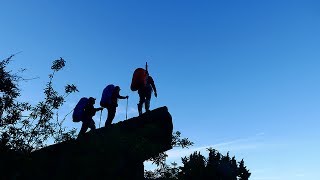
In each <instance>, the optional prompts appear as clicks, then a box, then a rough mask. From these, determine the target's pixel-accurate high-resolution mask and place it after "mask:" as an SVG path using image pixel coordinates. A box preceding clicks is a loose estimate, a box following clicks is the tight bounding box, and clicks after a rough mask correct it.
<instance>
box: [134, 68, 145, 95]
mask: <svg viewBox="0 0 320 180" xmlns="http://www.w3.org/2000/svg"><path fill="white" fill-rule="evenodd" d="M146 84H147V73H146V70H144V69H143V68H137V69H136V70H135V71H134V73H133V76H132V81H131V86H130V89H131V90H132V91H136V90H138V89H140V88H142V87H144V86H145V85H146Z"/></svg>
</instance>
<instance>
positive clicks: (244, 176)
mask: <svg viewBox="0 0 320 180" xmlns="http://www.w3.org/2000/svg"><path fill="white" fill-rule="evenodd" d="M207 150H208V151H209V156H208V158H205V157H204V156H203V155H201V154H200V152H194V153H192V154H191V155H189V156H188V157H183V158H181V159H182V164H183V166H180V167H177V164H176V163H174V164H171V165H172V166H173V167H171V166H169V165H165V166H164V167H165V168H163V169H162V171H161V172H159V169H158V172H156V173H154V172H155V171H147V172H148V173H146V174H147V175H149V176H145V177H146V179H157V180H164V179H166V180H173V179H174V180H176V179H180V180H191V179H192V180H193V179H202V180H248V179H249V177H250V175H251V173H249V171H248V170H247V169H246V167H245V166H244V161H243V159H242V161H241V162H239V166H238V165H237V164H238V163H237V161H236V159H235V157H234V156H233V157H232V158H230V155H229V152H228V153H227V155H226V156H223V155H221V153H219V152H218V151H217V150H215V149H213V148H208V149H207ZM159 174H160V175H159Z"/></svg>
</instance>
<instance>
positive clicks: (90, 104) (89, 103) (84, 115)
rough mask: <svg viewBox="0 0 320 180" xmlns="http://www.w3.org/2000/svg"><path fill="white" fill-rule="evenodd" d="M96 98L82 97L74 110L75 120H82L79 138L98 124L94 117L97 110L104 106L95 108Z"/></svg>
mask: <svg viewBox="0 0 320 180" xmlns="http://www.w3.org/2000/svg"><path fill="white" fill-rule="evenodd" d="M95 100H96V99H95V98H93V97H89V98H85V97H84V98H81V99H80V101H79V102H78V104H77V105H76V107H75V109H74V111H73V115H72V117H73V121H74V122H80V121H82V126H81V130H80V132H79V135H78V138H79V137H82V136H83V135H84V134H85V133H86V131H87V130H88V128H90V130H94V129H96V125H95V122H94V120H93V119H92V117H93V116H94V115H95V114H96V112H97V111H100V110H102V109H103V108H94V104H95Z"/></svg>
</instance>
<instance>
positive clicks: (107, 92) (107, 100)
mask: <svg viewBox="0 0 320 180" xmlns="http://www.w3.org/2000/svg"><path fill="white" fill-rule="evenodd" d="M114 88H115V86H114V85H113V84H109V85H108V86H107V87H105V88H104V90H103V92H102V96H101V100H100V106H101V107H104V108H107V107H109V106H110V105H111V103H112V101H111V96H112V93H113V90H114Z"/></svg>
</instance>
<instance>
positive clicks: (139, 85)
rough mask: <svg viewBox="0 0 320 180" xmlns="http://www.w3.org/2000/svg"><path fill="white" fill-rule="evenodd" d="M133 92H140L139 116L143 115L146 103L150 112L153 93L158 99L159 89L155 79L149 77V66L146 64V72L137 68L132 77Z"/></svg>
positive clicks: (146, 107)
mask: <svg viewBox="0 0 320 180" xmlns="http://www.w3.org/2000/svg"><path fill="white" fill-rule="evenodd" d="M131 90H132V91H136V90H138V94H139V104H137V105H138V112H139V116H140V115H141V114H142V105H143V103H144V107H145V110H146V112H148V111H150V110H149V109H150V100H151V94H152V91H154V96H155V97H157V96H158V94H157V89H156V86H155V84H154V80H153V78H152V77H151V76H150V75H149V72H148V64H147V63H146V70H144V69H142V68H137V69H136V70H135V71H134V73H133V77H132V82H131Z"/></svg>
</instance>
